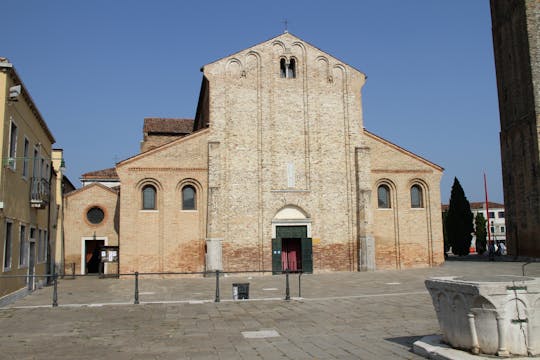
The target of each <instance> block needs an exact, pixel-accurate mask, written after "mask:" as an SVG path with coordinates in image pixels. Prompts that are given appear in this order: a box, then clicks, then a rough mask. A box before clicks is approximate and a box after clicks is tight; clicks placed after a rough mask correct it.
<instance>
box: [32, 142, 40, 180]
mask: <svg viewBox="0 0 540 360" xmlns="http://www.w3.org/2000/svg"><path fill="white" fill-rule="evenodd" d="M40 173H41V170H40V169H39V151H38V149H36V148H34V165H33V168H32V176H33V177H34V178H39V177H40V176H41V175H40Z"/></svg>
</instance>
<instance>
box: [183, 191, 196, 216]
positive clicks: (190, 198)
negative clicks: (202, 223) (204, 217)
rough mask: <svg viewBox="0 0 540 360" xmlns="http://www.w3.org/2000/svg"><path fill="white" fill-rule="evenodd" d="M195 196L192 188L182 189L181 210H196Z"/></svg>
mask: <svg viewBox="0 0 540 360" xmlns="http://www.w3.org/2000/svg"><path fill="white" fill-rule="evenodd" d="M195 195H196V191H195V188H194V187H193V186H191V185H187V186H184V187H183V188H182V210H195V209H196V201H195Z"/></svg>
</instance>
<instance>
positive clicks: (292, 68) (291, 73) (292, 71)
mask: <svg viewBox="0 0 540 360" xmlns="http://www.w3.org/2000/svg"><path fill="white" fill-rule="evenodd" d="M287 77H288V78H291V79H294V78H295V77H296V60H294V59H291V61H290V62H289V66H288V70H287Z"/></svg>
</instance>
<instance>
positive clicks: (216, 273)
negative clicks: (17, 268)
mask: <svg viewBox="0 0 540 360" xmlns="http://www.w3.org/2000/svg"><path fill="white" fill-rule="evenodd" d="M253 273H259V274H263V273H274V274H276V272H275V271H272V270H247V271H221V270H215V271H200V272H137V271H136V272H134V273H121V274H118V276H119V277H129V276H133V277H134V288H133V289H134V290H133V304H134V305H138V304H140V300H139V295H140V292H139V281H140V277H141V276H163V275H203V276H205V277H209V276H215V279H216V282H215V295H214V302H216V303H218V302H220V301H221V296H220V279H221V278H222V277H223V276H224V275H226V274H237V275H238V274H253ZM278 273H279V272H278ZM281 274H282V275H285V294H284V297H283V300H285V301H290V300H291V289H290V281H289V277H290V276H291V272H290V271H289V270H284V271H281ZM293 274H297V275H298V297H299V298H301V297H302V286H301V284H302V283H301V277H302V274H303V272H302V271H301V270H300V271H295V272H294V273H293ZM102 275H103V274H101V273H96V274H75V273H74V272H73V273H72V274H70V275H66V276H71V278H72V279H75V278H77V277H98V278H102ZM59 277H61V278H64V275H59V274H57V273H55V274H42V275H0V279H2V278H27V279H28V281H29V279H30V278H33V281H35V279H36V278H44V279H47V283H50V280H52V286H53V292H52V305H51V306H52V307H57V306H58V278H59Z"/></svg>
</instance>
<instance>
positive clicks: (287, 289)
mask: <svg viewBox="0 0 540 360" xmlns="http://www.w3.org/2000/svg"><path fill="white" fill-rule="evenodd" d="M285 300H291V289H290V287H289V269H285Z"/></svg>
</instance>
